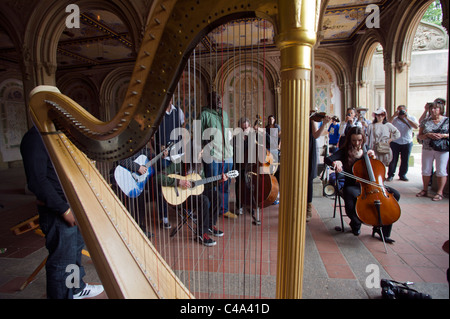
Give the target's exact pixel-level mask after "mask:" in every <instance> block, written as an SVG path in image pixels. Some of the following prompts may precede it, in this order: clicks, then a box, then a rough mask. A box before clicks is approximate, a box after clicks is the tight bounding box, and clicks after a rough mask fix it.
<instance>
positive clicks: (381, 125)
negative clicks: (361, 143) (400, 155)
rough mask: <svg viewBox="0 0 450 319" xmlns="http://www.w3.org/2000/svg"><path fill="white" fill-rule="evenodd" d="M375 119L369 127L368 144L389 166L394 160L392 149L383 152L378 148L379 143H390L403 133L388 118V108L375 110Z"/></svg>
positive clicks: (378, 157)
mask: <svg viewBox="0 0 450 319" xmlns="http://www.w3.org/2000/svg"><path fill="white" fill-rule="evenodd" d="M374 115H375V120H374V121H373V123H372V124H370V125H369V127H368V129H367V146H368V147H369V149H372V150H374V151H375V156H376V157H377V159H379V160H380V161H381V162H383V164H384V165H386V166H389V163H390V162H391V160H392V150H391V149H390V148H387V149H386V151H385V152H383V153H381V152H380V151H379V150H377V144H379V143H387V144H388V145H389V144H390V143H391V142H392V141H393V140H396V139H398V138H399V137H400V136H401V134H400V131H399V130H398V129H397V128H396V127H395V126H394V125H392V124H391V123H389V122H388V121H387V119H386V110H385V109H384V108H379V109H378V110H376V111H375V112H374Z"/></svg>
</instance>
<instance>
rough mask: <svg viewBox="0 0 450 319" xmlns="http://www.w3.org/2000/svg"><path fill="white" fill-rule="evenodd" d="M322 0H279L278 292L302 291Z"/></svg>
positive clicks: (289, 295)
mask: <svg viewBox="0 0 450 319" xmlns="http://www.w3.org/2000/svg"><path fill="white" fill-rule="evenodd" d="M320 2H321V1H320V0H316V1H314V0H307V1H306V0H278V17H279V21H278V23H279V25H278V26H279V34H278V37H277V46H278V48H279V49H280V52H281V110H282V111H281V114H282V115H283V116H282V120H281V127H282V131H283V136H282V145H283V156H281V177H280V179H281V184H280V195H281V201H280V210H279V226H278V264H277V293H276V297H277V298H281V299H289V298H290V299H292V298H301V297H302V282H303V259H304V250H305V224H306V206H307V196H306V195H307V179H308V158H309V110H310V101H311V90H310V88H311V72H312V55H313V46H314V45H315V43H316V36H317V34H316V33H317V23H318V19H319V12H320Z"/></svg>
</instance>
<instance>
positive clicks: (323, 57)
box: [314, 48, 352, 118]
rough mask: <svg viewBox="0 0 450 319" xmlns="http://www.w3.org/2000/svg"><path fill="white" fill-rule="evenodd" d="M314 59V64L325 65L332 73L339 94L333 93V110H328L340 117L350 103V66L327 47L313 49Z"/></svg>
mask: <svg viewBox="0 0 450 319" xmlns="http://www.w3.org/2000/svg"><path fill="white" fill-rule="evenodd" d="M314 59H315V64H316V65H323V66H326V67H327V68H329V72H331V73H333V75H334V78H333V80H334V81H335V86H336V89H337V90H339V92H340V94H335V102H334V110H330V111H331V112H333V114H335V115H338V116H339V117H340V118H342V116H343V115H344V112H345V109H346V107H347V105H351V86H352V85H351V83H350V81H351V75H350V72H349V69H350V68H349V66H348V64H347V62H346V61H345V60H344V59H342V57H340V56H339V55H336V54H333V53H332V52H331V51H329V50H327V49H323V48H318V49H317V50H316V51H315V55H314ZM338 95H339V96H338ZM336 99H337V100H336Z"/></svg>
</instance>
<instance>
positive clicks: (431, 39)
mask: <svg viewBox="0 0 450 319" xmlns="http://www.w3.org/2000/svg"><path fill="white" fill-rule="evenodd" d="M446 48H448V36H447V34H446V33H445V31H444V30H443V29H442V28H439V27H438V26H435V25H432V24H429V23H423V22H421V23H420V24H419V27H418V28H417V33H416V36H415V38H414V44H413V51H427V50H442V49H446Z"/></svg>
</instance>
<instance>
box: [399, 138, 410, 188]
mask: <svg viewBox="0 0 450 319" xmlns="http://www.w3.org/2000/svg"><path fill="white" fill-rule="evenodd" d="M412 147H413V143H412V142H411V143H409V144H404V145H401V147H400V161H401V162H400V169H399V172H398V175H399V177H400V179H402V180H407V177H406V174H407V173H408V168H409V156H410V155H411V150H412Z"/></svg>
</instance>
